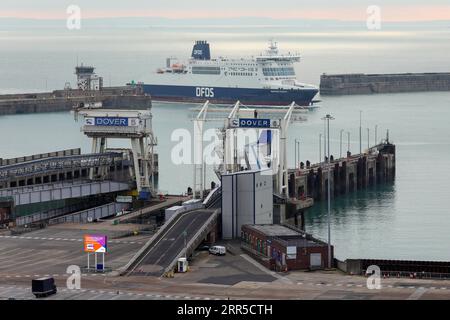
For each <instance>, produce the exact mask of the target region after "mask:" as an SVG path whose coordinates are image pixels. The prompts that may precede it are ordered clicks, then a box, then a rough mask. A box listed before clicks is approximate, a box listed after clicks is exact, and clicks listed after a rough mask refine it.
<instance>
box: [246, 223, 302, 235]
mask: <svg viewBox="0 0 450 320" xmlns="http://www.w3.org/2000/svg"><path fill="white" fill-rule="evenodd" d="M246 226H247V227H249V228H252V229H254V230H257V231H259V232H261V233H264V234H265V235H266V236H269V237H283V236H300V235H301V233H299V232H297V231H295V230H292V229H290V228H288V227H285V226H283V225H279V224H258V225H256V224H255V225H246Z"/></svg>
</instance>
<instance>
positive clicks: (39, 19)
mask: <svg viewBox="0 0 450 320" xmlns="http://www.w3.org/2000/svg"><path fill="white" fill-rule="evenodd" d="M118 19H120V20H124V19H128V20H137V19H149V20H151V19H160V20H168V21H194V20H195V21H208V20H220V21H226V20H243V19H261V20H263V19H264V20H270V21H277V22H282V21H285V22H293V21H297V22H313V21H314V22H355V23H356V22H365V21H366V20H364V19H338V18H316V19H314V18H298V19H294V18H288V19H281V18H274V17H261V16H242V17H236V18H233V17H222V18H206V17H197V18H195V17H194V18H173V17H164V16H118V17H112V16H111V17H85V18H83V20H90V21H93V20H118ZM0 20H28V21H49V22H51V21H65V20H66V18H62V17H61V18H48V17H42V18H41V17H19V16H17V17H9V16H1V15H0ZM429 22H434V23H437V22H449V23H450V18H449V19H430V20H385V21H384V23H429Z"/></svg>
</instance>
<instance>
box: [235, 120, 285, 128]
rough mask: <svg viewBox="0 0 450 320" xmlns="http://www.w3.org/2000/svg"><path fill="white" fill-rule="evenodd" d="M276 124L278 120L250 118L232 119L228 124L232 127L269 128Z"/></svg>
mask: <svg viewBox="0 0 450 320" xmlns="http://www.w3.org/2000/svg"><path fill="white" fill-rule="evenodd" d="M277 125H278V121H272V120H270V119H251V118H240V119H232V120H231V123H230V126H231V127H234V128H271V127H274V126H277Z"/></svg>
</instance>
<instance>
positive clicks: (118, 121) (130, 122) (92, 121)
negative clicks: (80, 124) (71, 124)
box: [84, 117, 139, 127]
mask: <svg viewBox="0 0 450 320" xmlns="http://www.w3.org/2000/svg"><path fill="white" fill-rule="evenodd" d="M84 124H85V125H86V126H102V127H137V126H138V125H139V119H137V118H124V117H95V118H94V117H87V118H85V119H84Z"/></svg>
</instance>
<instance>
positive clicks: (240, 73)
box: [229, 72, 253, 77]
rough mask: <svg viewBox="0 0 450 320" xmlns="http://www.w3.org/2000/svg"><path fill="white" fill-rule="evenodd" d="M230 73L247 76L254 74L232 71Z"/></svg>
mask: <svg viewBox="0 0 450 320" xmlns="http://www.w3.org/2000/svg"><path fill="white" fill-rule="evenodd" d="M229 74H230V76H246V77H249V76H253V73H250V72H230V73H229Z"/></svg>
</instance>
